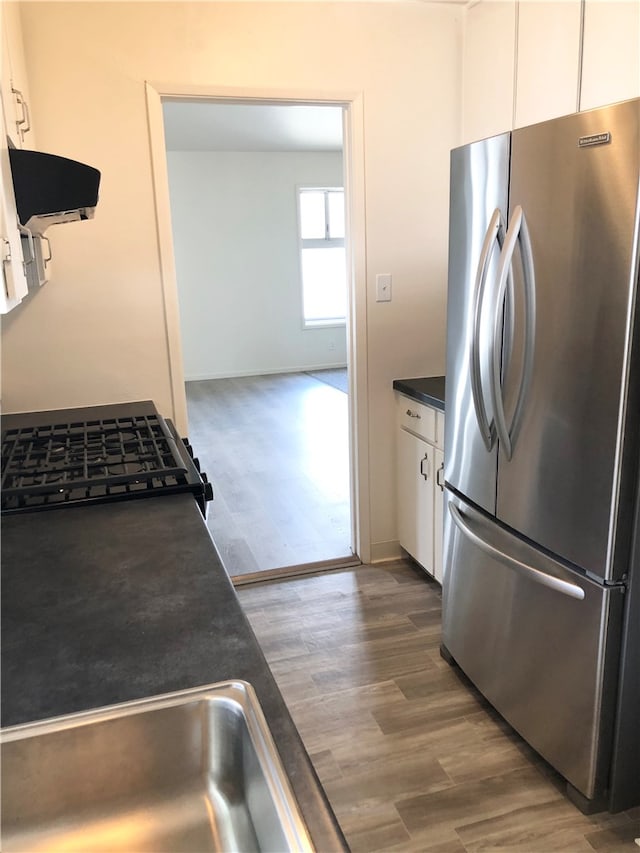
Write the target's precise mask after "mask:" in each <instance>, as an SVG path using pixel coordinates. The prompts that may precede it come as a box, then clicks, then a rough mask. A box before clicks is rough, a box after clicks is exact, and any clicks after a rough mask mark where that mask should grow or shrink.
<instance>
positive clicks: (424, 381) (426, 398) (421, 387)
mask: <svg viewBox="0 0 640 853" xmlns="http://www.w3.org/2000/svg"><path fill="white" fill-rule="evenodd" d="M444 385H445V382H444V376H426V377H423V378H421V379H394V380H393V387H394V390H396V391H400V392H401V393H402V394H406V395H407V397H411V398H412V399H414V400H418V402H420V403H425V404H426V405H427V406H433V407H434V408H435V409H440V411H441V412H444Z"/></svg>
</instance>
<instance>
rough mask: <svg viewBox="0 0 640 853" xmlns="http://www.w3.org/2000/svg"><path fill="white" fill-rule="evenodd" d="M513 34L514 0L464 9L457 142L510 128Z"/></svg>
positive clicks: (478, 4)
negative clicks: (459, 120)
mask: <svg viewBox="0 0 640 853" xmlns="http://www.w3.org/2000/svg"><path fill="white" fill-rule="evenodd" d="M515 36H516V3H515V0H505V2H501V3H494V2H481V3H477V4H475V5H474V6H470V7H469V8H468V9H467V10H466V12H465V24H464V53H463V63H462V139H461V144H465V143H467V142H474V141H475V140H477V139H484V138H485V137H486V136H493V135H494V134H496V133H503V132H504V131H505V130H511V127H512V124H513V84H514V46H515Z"/></svg>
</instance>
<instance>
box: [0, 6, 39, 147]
mask: <svg viewBox="0 0 640 853" xmlns="http://www.w3.org/2000/svg"><path fill="white" fill-rule="evenodd" d="M0 37H1V39H2V44H1V48H2V51H1V52H2V83H1V87H0V90H1V93H2V103H3V105H4V117H5V123H6V130H7V134H8V136H9V138H10V139H11V142H12V143H13V145H14V146H15V147H16V148H35V143H34V141H33V128H32V127H31V114H30V110H29V86H28V84H27V70H26V63H25V56H24V46H23V40H22V26H21V22H20V7H19V4H18V3H0Z"/></svg>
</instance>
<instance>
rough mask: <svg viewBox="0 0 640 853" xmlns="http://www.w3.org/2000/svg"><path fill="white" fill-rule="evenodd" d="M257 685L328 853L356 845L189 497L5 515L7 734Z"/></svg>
mask: <svg viewBox="0 0 640 853" xmlns="http://www.w3.org/2000/svg"><path fill="white" fill-rule="evenodd" d="M229 679H244V680H246V681H248V682H250V683H251V684H252V685H253V687H254V689H255V691H256V693H257V695H258V698H259V700H260V702H261V705H262V709H263V711H264V715H265V717H266V719H267V722H268V724H269V727H270V729H271V733H272V735H273V738H274V740H275V743H276V745H277V747H278V751H279V753H280V756H281V759H282V762H283V764H284V767H285V770H286V772H287V774H288V776H289V779H290V782H291V786H292V788H293V790H294V792H295V794H296V797H297V799H298V802H299V804H300V807H301V810H302V813H303V815H304V817H305V820H306V822H307V825H308V828H309V832H310V834H311V837H312V839H313V842H314V844H315V846H316V847H317V849H318V850H322V851H333V850H343V849H347V848H346V844H345V842H344V838H343V836H342V834H341V832H340V830H339V828H338V826H337V823H336V821H335V818H334V816H333V813H332V811H331V809H330V807H329V805H328V803H327V800H326V797H325V795H324V791H323V790H322V787H321V786H320V783H319V782H318V779H317V777H316V775H315V772H314V770H313V767H312V765H311V762H310V760H309V758H308V756H307V753H306V751H305V749H304V746H303V744H302V741H301V739H300V736H299V734H298V732H297V729H296V728H295V726H294V724H293V721H292V720H291V717H290V715H289V712H288V710H287V708H286V706H285V704H284V700H283V699H282V696H281V694H280V691H279V689H278V687H277V685H276V683H275V681H274V679H273V676H272V675H271V671H270V670H269V667H268V665H267V663H266V661H265V659H264V656H263V654H262V651H261V649H260V647H259V645H258V643H257V641H256V639H255V636H254V634H253V631H252V629H251V627H250V625H249V623H248V621H247V619H246V617H245V616H244V613H243V611H242V609H241V607H240V604H239V602H238V599H237V597H236V594H235V591H234V589H233V587H232V585H231V582H230V581H229V578H228V576H227V574H226V572H225V570H224V568H223V567H222V564H221V562H220V559H219V557H218V554H217V551H216V550H215V547H214V545H213V542H212V541H211V538H210V536H209V533H208V531H207V528H206V525H205V523H204V520H203V518H202V515H201V513H200V511H199V510H198V508H197V506H196V503H195V501H194V500H193V498H192V497H191V496H190V495H187V494H184V495H167V496H163V497H154V498H146V499H143V500H129V501H124V502H121V503H111V504H102V505H96V506H86V507H68V508H63V509H56V510H51V511H47V512H31V513H24V514H20V515H14V516H6V517H3V518H2V725H3V726H10V725H14V724H17V723H23V722H29V721H34V720H39V719H44V718H47V717H54V716H59V715H63V714H69V713H73V712H76V711H82V710H86V709H89V708H98V707H101V706H104V705H112V704H114V703H117V702H126V701H128V700H131V699H138V698H142V697H146V696H154V695H158V694H161V693H168V692H171V691H175V690H182V689H185V688H188V687H197V686H200V685H204V684H208V683H211V682H216V681H224V680H229Z"/></svg>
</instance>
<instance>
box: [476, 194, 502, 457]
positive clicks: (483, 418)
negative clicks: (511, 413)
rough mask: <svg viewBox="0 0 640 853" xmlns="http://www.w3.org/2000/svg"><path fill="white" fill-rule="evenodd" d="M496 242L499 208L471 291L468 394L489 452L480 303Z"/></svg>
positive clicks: (490, 431)
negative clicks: (481, 359)
mask: <svg viewBox="0 0 640 853" xmlns="http://www.w3.org/2000/svg"><path fill="white" fill-rule="evenodd" d="M496 242H497V243H498V245H499V246H500V247H501V248H502V242H503V228H502V216H501V213H500V209H499V208H496V209H495V210H494V212H493V215H492V217H491V220H490V222H489V227H488V228H487V231H486V233H485V236H484V241H483V243H482V250H481V252H480V259H479V261H478V269H477V272H476V281H475V287H474V291H473V332H472V335H471V351H470V365H471V370H470V374H471V394H472V397H473V407H474V409H475V413H476V420H477V421H478V426H479V427H480V435H481V436H482V440H483V441H484V445H485V447H486V448H487V450H488V451H491V448H492V447H493V444H494V442H495V439H496V430H495V425H494V422H493V421H491V422H489V416H488V415H487V407H486V404H485V399H484V395H483V389H482V376H481V373H480V328H481V323H482V305H483V302H484V294H485V287H486V282H487V272H488V269H489V260H490V258H491V253H492V251H493V248H494V246H495V244H496Z"/></svg>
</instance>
